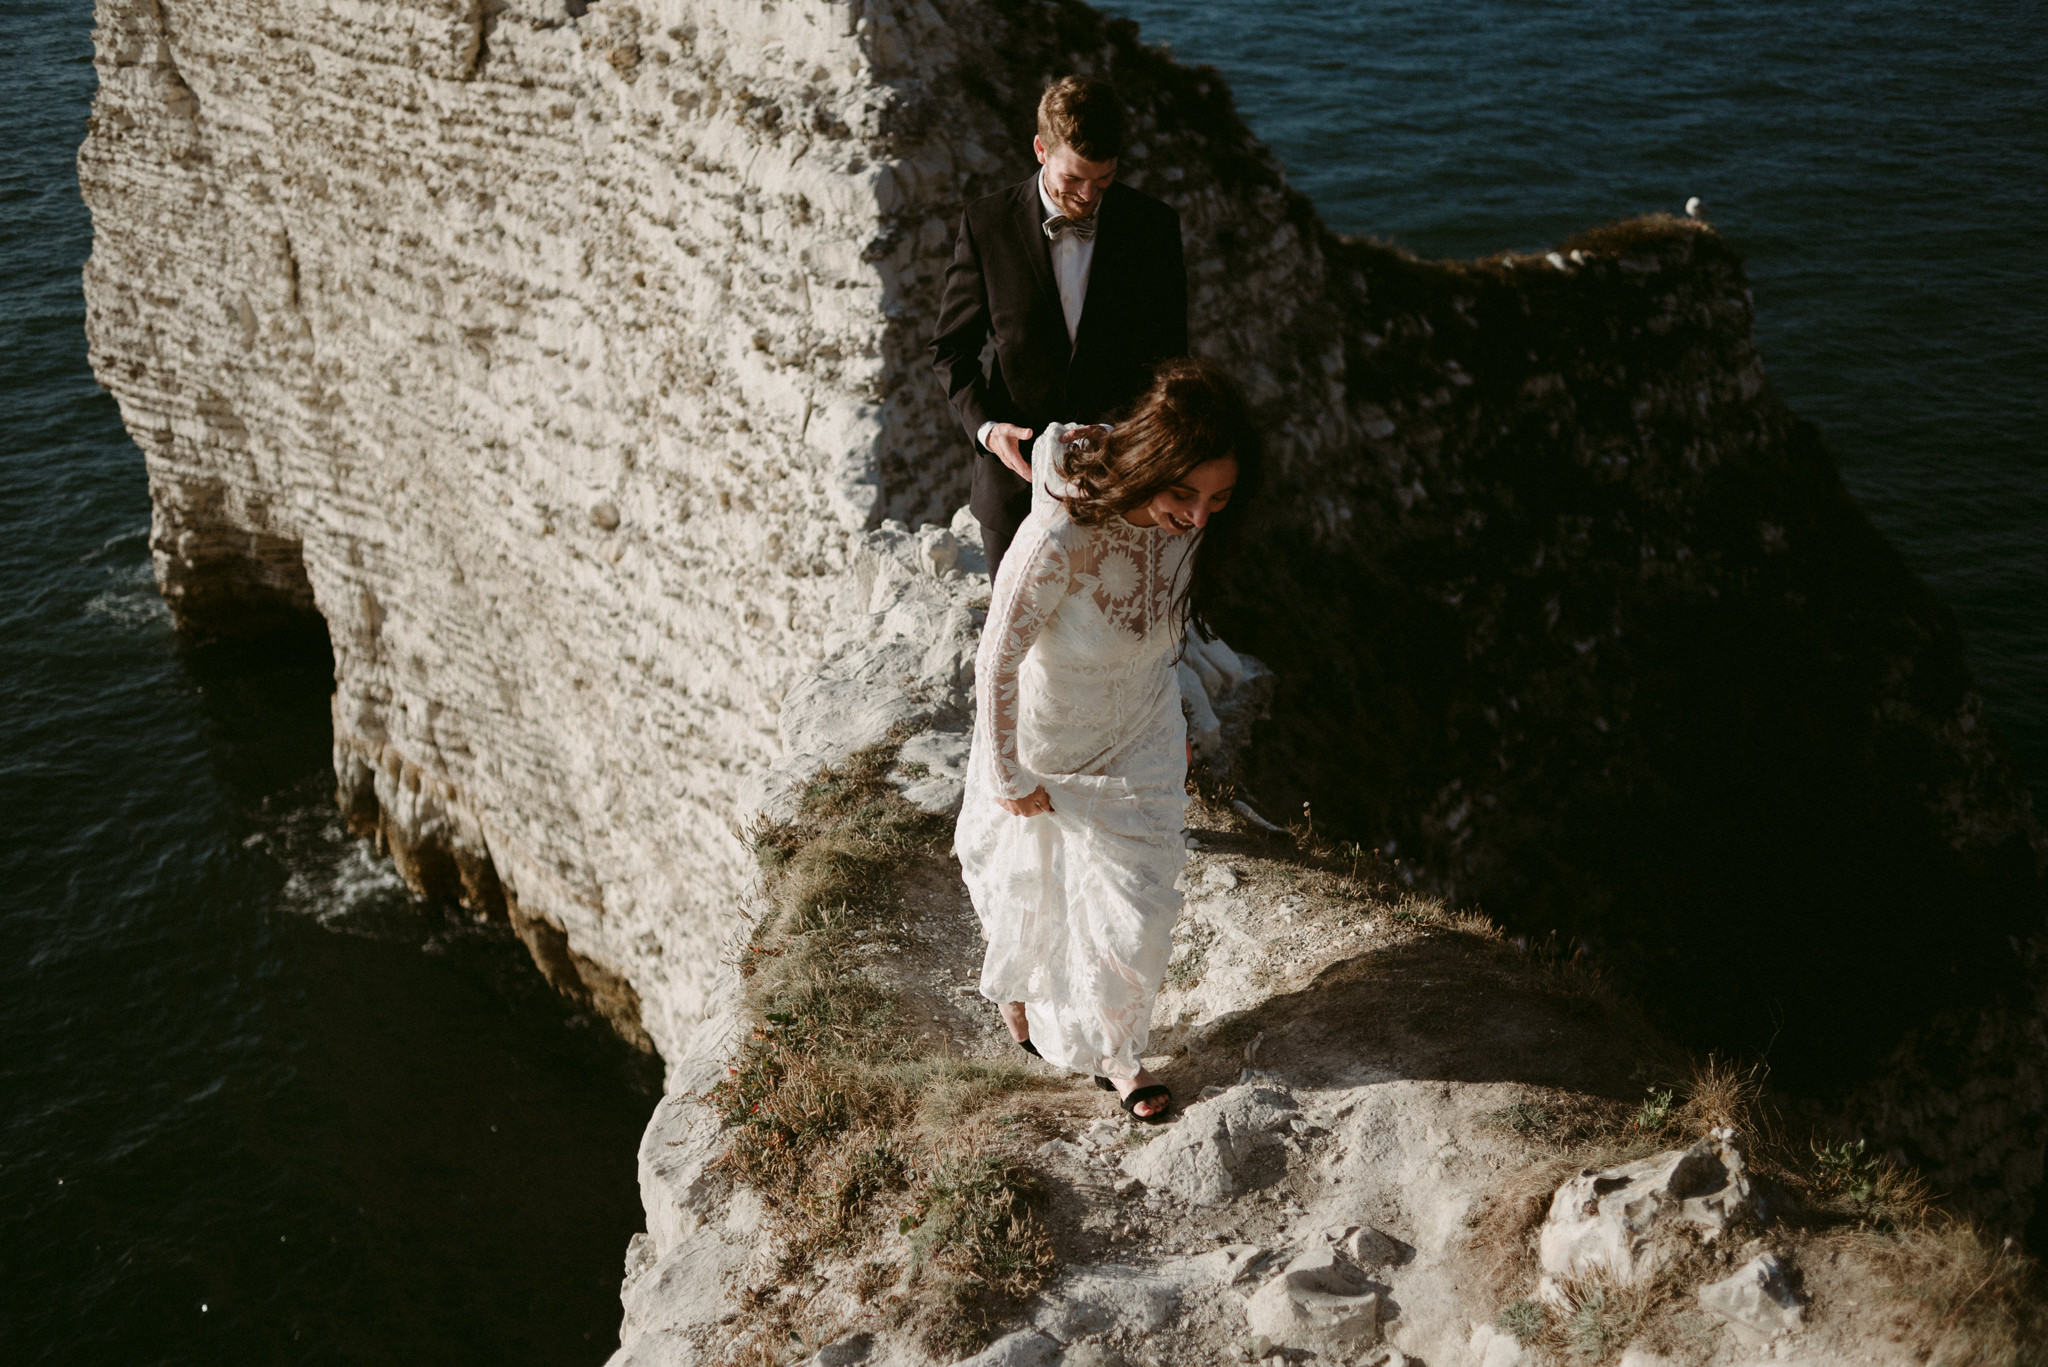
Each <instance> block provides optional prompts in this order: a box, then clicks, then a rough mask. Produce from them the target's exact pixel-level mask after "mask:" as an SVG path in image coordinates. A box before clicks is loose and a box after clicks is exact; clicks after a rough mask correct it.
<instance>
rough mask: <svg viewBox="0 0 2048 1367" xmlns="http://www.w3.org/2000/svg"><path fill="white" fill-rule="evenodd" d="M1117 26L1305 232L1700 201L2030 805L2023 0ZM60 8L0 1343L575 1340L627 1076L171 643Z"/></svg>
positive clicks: (1, 970) (2036, 400) (2047, 783)
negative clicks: (1264, 159) (96, 336)
mask: <svg viewBox="0 0 2048 1367" xmlns="http://www.w3.org/2000/svg"><path fill="white" fill-rule="evenodd" d="M733 3H740V0H733ZM1110 8H1111V9H1112V10H1114V11H1115V12H1118V13H1122V14H1125V15H1128V16H1130V17H1132V18H1135V19H1137V20H1139V21H1140V22H1141V23H1142V25H1143V28H1144V32H1145V36H1146V37H1147V38H1148V39H1149V40H1151V41H1155V42H1158V41H1164V42H1169V43H1171V44H1172V45H1173V46H1174V47H1175V49H1176V50H1177V52H1178V53H1179V54H1180V55H1181V56H1182V57H1183V58H1184V59H1186V60H1190V61H1198V62H1210V63H1214V64H1215V65H1217V66H1218V67H1220V68H1221V69H1222V71H1223V72H1224V74H1225V75H1226V76H1227V77H1228V78H1229V80H1230V82H1231V84H1232V85H1233V87H1234V88H1235V90H1236V93H1237V97H1238V103H1239V106H1240V108H1241V110H1242V111H1243V113H1244V115H1245V117H1246V119H1247V121H1248V122H1249V123H1250V124H1251V126H1252V127H1253V128H1254V129H1255V130H1256V131H1257V132H1258V133H1259V134H1260V135H1261V136H1262V137H1264V138H1265V139H1267V141H1268V142H1269V143H1270V144H1271V145H1272V146H1273V148H1274V149H1275V151H1276V152H1277V154H1278V155H1279V157H1280V158H1281V160H1282V162H1283V163H1284V164H1285V165H1286V166H1287V168H1288V172H1289V175H1290V177H1291V178H1292V180H1293V182H1294V183H1295V184H1296V185H1297V186H1298V187H1299V188H1301V189H1302V190H1303V191H1305V192H1306V193H1307V194H1308V195H1309V196H1310V197H1311V198H1313V199H1314V201H1315V202H1316V204H1317V206H1318V207H1319V209H1320V210H1321V212H1322V214H1323V216H1324V218H1325V219H1326V220H1327V221H1328V222H1329V223H1330V225H1331V226H1332V227H1334V228H1336V229H1338V230H1339V231H1343V232H1351V233H1361V234H1370V235H1373V236H1377V237H1381V238H1385V239H1389V240H1392V241H1395V242H1398V243H1401V244H1403V245H1405V246H1407V247H1409V248H1411V249H1413V250H1415V251H1417V252H1420V253H1423V254H1425V255H1431V256H1461V255H1478V254H1482V253H1487V252H1491V251H1495V250H1499V249H1501V248H1509V247H1511V248H1516V249H1528V248H1534V247H1542V246H1545V245H1547V244H1550V243H1553V242H1555V241H1557V240H1558V239H1560V238H1562V237H1564V236H1566V235H1568V234H1569V233H1571V232H1573V231H1576V230H1578V229H1580V228H1583V227H1586V226H1589V225H1591V224H1595V223H1600V222H1604V221H1608V220H1611V219H1615V218H1619V217H1624V216H1628V215H1632V214H1636V213H1641V212H1645V211H1649V210H1658V209H1662V210H1668V211H1673V212H1676V211H1679V210H1680V209H1681V206H1682V205H1683V204H1684V203H1685V200H1686V198H1687V197H1688V196H1691V195H1698V196H1700V197H1701V198H1702V199H1704V200H1705V201H1706V204H1707V213H1708V216H1709V217H1710V218H1712V219H1713V221H1714V222H1715V224H1716V226H1717V227H1718V228H1719V229H1720V230H1721V231H1722V232H1723V233H1724V234H1725V235H1726V236H1727V237H1728V238H1729V240H1730V241H1732V242H1733V243H1734V244H1735V245H1736V246H1737V247H1738V248H1739V249H1740V250H1741V251H1743V252H1744V253H1745V254H1746V256H1747V258H1748V261H1749V267H1750V271H1751V274H1752V277H1753V281H1754V284H1755V289H1756V299H1757V308H1758V327H1759V331H1760V333H1761V342H1762V347H1763V353H1764V359H1765V364H1766V366H1767V368H1768V370H1769V372H1770V374H1771V376H1772V378H1773V380H1774V382H1775V383H1776V385H1777V387H1778V389H1779V390H1780V391H1781V392H1782V393H1783V395H1784V396H1785V397H1786V399H1787V400H1788V401H1789V402H1790V403H1791V405H1792V406H1793V407H1794V408H1795V409H1796V410H1797V411H1798V412H1800V413H1802V414H1803V415H1805V416H1806V417H1808V418H1811V419H1813V420H1814V421H1816V422H1817V423H1819V425H1820V426H1821V428H1822V429H1823V430H1824V432H1825V433H1826V434H1827V436H1828V439H1829V440H1830V442H1831V443H1832V445H1833V446H1834V449H1835V450H1836V451H1837V453H1838V454H1839V456H1840V459H1841V462H1842V465H1843V468H1844V470H1845V472H1846V475H1847V477H1848V480H1849V483H1850V485H1851V487H1852V488H1853V489H1854V490H1855V492H1856V494H1857V495H1858V497H1859V498H1860V499H1861V500H1862V502H1863V504H1864V506H1865V507H1866V508H1867V509H1868V510H1869V512H1870V515H1871V517H1872V518H1873V519H1874V520H1875V521H1876V522H1877V523H1878V525H1879V526H1880V527H1882V528H1883V529H1884V530H1885V531H1886V532H1887V533H1888V534H1889V535H1890V536H1891V537H1892V538H1893V539H1894V540H1895V541H1896V542H1897V543H1898V544H1899V545H1900V546H1901V547H1903V549H1904V550H1905V552H1906V554H1907V556H1908V558H1909V559H1910V560H1911V562H1912V563H1913V564H1914V565H1915V566H1917V567H1918V569H1919V571H1920V572H1921V573H1922V574H1923V575H1925V576H1926V577H1927V578H1928V579H1929V580H1930V581H1931V582H1932V583H1934V584H1935V586H1936V587H1937V588H1938V589H1939V590H1940V592H1941V593H1942V594H1943V596H1944V597H1945V598H1946V599H1947V600H1948V602H1949V603H1950V604H1951V605H1952V606H1953V608H1954V609H1955V612H1956V614H1957V617H1958V619H1959V620H1960V621H1961V623H1962V626H1963V630H1964V632H1965V635H1966V638H1967V640H1968V642H1969V647H1970V658H1971V663H1972V666H1973V668H1974V670H1975V672H1976V675H1977V678H1978V681H1979V683H1980V685H1981V686H1982V688H1983V691H1984V693H1985V694H1986V696H1987V698H1988V699H1989V701H1990V704H1991V710H1992V713H1993V716H1994V719H1995V721H1996V723H1997V725H1998V726H1999V729H2000V731H2001V733H2002V734H2003V735H2004V737H2005V738H2006V740H2007V742H2008V744H2009V745H2010V746H2011V747H2012V749H2013V751H2014V753H2015V754H2016V755H2017V756H2018V759H2019V762H2020V764H2021V766H2022V769H2023V772H2024V773H2025V774H2026V775H2027V776H2028V778H2029V780H2030V781H2031V783H2032V784H2033V786H2034V788H2035V791H2036V792H2037V794H2048V442H2044V438H2043V436H2042V433H2043V431H2044V426H2048V340H2044V329H2048V228H2044V225H2048V96H2044V90H2048V83H2044V78H2043V77H2042V75H2041V73H2042V72H2043V71H2044V70H2048V12H2044V11H2043V10H2042V9H2041V7H2040V6H2039V5H2038V3H2034V2H2033V0H2025V2H2024V3H2001V2H2000V0H1987V2H1986V3H1980V4H1977V5H1974V6H1969V7H1961V6H1932V5H1908V4H1903V3H1894V4H1890V5H1877V4H1870V3H1861V2H1860V0H1848V2H1847V3H1843V2H1842V0H1836V2H1835V3H1819V0H1776V3H1769V4H1765V3H1722V4H1713V5H1708V4H1688V5H1681V4H1673V3H1656V2H1655V0H1640V2H1639V3H1630V4H1625V5H1624V4H1620V3H1598V2H1596V0H1550V2H1548V3H1544V2H1542V0H1514V2H1513V3H1508V2H1507V0H1475V2H1474V3H1469V4H1465V5H1462V6H1450V5H1441V4H1435V5H1426V4H1422V3H1398V4H1397V3H1349V4H1340V3H1333V2H1328V0H1325V2H1320V3H1318V2H1308V3H1293V4H1289V5H1286V6H1277V5H1243V4H1225V3H1218V2H1216V0H1205V2H1203V3H1194V2H1192V0H1190V2H1189V3H1168V2H1167V0H1158V2H1156V3H1133V2H1132V0H1124V2H1123V3H1119V4H1116V5H1112V6H1111V7H1110ZM90 26H91V7H90V4H89V3H87V0H0V73H4V76H5V80H4V81H0V118H4V126H5V127H6V128H7V129H8V139H7V144H6V148H5V150H4V152H0V590H4V592H0V679H4V682H5V688H4V690H0V804H4V805H0V811H4V813H5V818H6V820H5V827H4V837H0V1361H4V1362H7V1363H9V1364H13V1363H23V1364H27V1363H37V1364H41V1363H78V1364H109V1363H120V1364H124V1365H125V1364H155V1363H205V1364H244V1363H247V1364H269V1363H284V1362H315V1363H326V1362H333V1363H350V1364H357V1363H368V1364H376V1363H405V1364H414V1363H470V1362H477V1363H482V1362H490V1363H495V1364H507V1365H508V1367H511V1365H514V1364H523V1363H534V1364H541V1363H547V1364H594V1363H598V1362H601V1361H602V1360H603V1359H604V1357H605V1356H606V1354H607V1353H608V1352H609V1351H610V1349H611V1347H612V1345H613V1343H614V1342H615V1337H614V1336H615V1333H616V1329H617V1323H618V1314H619V1311H618V1303H617V1281H618V1275H619V1268H620V1260H621V1257H622V1255H623V1252H624V1248H625V1243H626V1240H627V1238H628V1237H629V1236H630V1234H631V1233H632V1232H633V1231H634V1230H637V1229H639V1228H640V1226H641V1216H640V1211H639V1203H638V1198H637V1194H636V1193H635V1191H634V1187H633V1150H634V1146H635V1143H636V1141H637V1139H638V1136H639V1132H640V1129H641V1126H642V1124H643V1123H644V1121H645V1118H646V1115H647V1113H648V1111H649V1109H650V1108H651V1106H652V1103H653V1101H654V1098H655V1095H656V1092H657V1089H658V1081H659V1079H658V1072H657V1070H656V1069H655V1067H654V1066H653V1065H651V1064H650V1063H649V1062H647V1061H646V1060H643V1059H641V1058H639V1057H638V1056H636V1055H634V1054H632V1053H631V1052H630V1051H628V1050H626V1049H625V1048H624V1046H622V1045H620V1044H619V1043H618V1042H617V1041H616V1040H615V1039H613V1038H612V1037H611V1036H610V1035H609V1034H608V1033H607V1032H606V1031H605V1030H604V1028H603V1027H602V1026H601V1025H599V1024H598V1023H597V1022H595V1021H593V1020H591V1019H590V1018H588V1017H587V1016H583V1015H580V1014H578V1013H576V1012H574V1011H572V1010H570V1009H569V1008H568V1007H566V1006H565V1005H564V1004H563V1003H562V1002H561V1001H560V1000H559V999H558V998H556V997H555V996H554V995H553V994H552V993H550V992H549V991H548V990H547V989H546V988H545V987H544V986H543V985H542V984H541V983H540V980H539V978H538V975H537V974H536V973H535V972H534V970H533V969H532V967H531V965H530V963H529V962H528V960H527V958H526V956H525V952H524V951H523V950H522V949H521V948H520V947H519V946H518V945H517V944H516V943H515V942H513V941H512V940H511V939H510V937H509V936H508V935H507V934H506V933H505V932H504V931H503V930H502V929H500V928H496V927H490V926H480V925H477V924H474V923H473V922H471V921H470V920H469V919H468V918H467V917H465V916H464V915H463V914H461V913H460V912H459V911H457V910H455V909H453V908H449V907H443V906H434V905H421V904H419V903H417V902H415V901H414V900H413V899H412V898H410V897H409V896H408V895H407V894H406V893H405V891H404V889H403V888H402V886H401V885H400V884H399V883H398V882H397V880H396V879H395V878H394V877H393V875H392V874H391V872H390V869H389V867H388V865H386V864H385V863H384V862H382V861H380V860H379V859H377V858H375V857H374V856H373V855H372V854H371V852H370V851H369V850H368V849H367V848H366V847H364V846H363V845H362V844H360V843H358V842H355V841H352V840H350V839H348V838H347V837H346V835H345V834H344V833H343V832H342V830H341V829H340V826H339V824H338V822H337V820H336V819H335V817H334V815H333V812H332V806H331V801H330V791H331V787H332V779H331V776H330V774H329V772H328V752H327V714H326V698H327V693H328V689H329V686H330V664H329V661H328V659H327V657H326V653H325V649H324V646H323V645H322V644H321V643H320V642H318V641H305V642H269V643H265V644H264V645H262V646H261V647H254V648H252V647H210V648H204V649H194V648H191V647H189V646H186V645H184V644H182V643H181V642H180V641H179V640H178V639H177V638H176V637H175V636H174V635H173V633H172V632H171V630H170V624H169V620H168V616H167V614H166V612H165V611H164V608H163V606H162V604H161V602H160V601H159V600H158V599H157V597H156V594H155V591H154V589H153V587H152V585H151V582H150V569H149V556H148V548H147V530H148V523H149V500H148V493H147V489H146V487H145V485H144V479H143V468H142V459H141V456H140V454H139V453H138V452H137V451H136V450H135V448H134V447H133V445H132V444H131V443H130V442H129V441H128V439H127V437H126V434H125V433H124V432H123V430H122V428H121V424H120V420H119V416H118V414H117V413H116V412H115V408H114V405H113V402H112V400H111V399H109V398H108V397H107V396H106V395H105V394H103V393H101V392H100V391H99V389H98V387H97V386H96V385H95V384H94V382H93V379H92V376H91V374H90V373H89V371H88V370H87V368H86V363H85V342H84V337H83V334H82V331H81V327H82V319H83V303H82V300H81V298H80V295H79V276H78V272H79V267H80V266H81V264H82V263H83V262H84V260H85V257H86V255H87V253H88V251H89V250H90V246H91V227H90V223H89V221H88V218H87V216H86V213H85V211H84V209H83V207H82V205H81V204H80V203H79V200H78V193H77V185H76V178H75V170H74V166H73V157H74V154H75V152H76V149H77V146H78V144H79V142H80V141H81V140H82V139H83V137H84V133H85V120H86V115H87V112H88V105H89V102H90V99H91V94H92V89H93V71H92V67H91V64H90V57H91V47H90V42H89V37H88V35H89V32H90ZM1020 151H1021V149H1020ZM1020 163H1021V156H1020Z"/></svg>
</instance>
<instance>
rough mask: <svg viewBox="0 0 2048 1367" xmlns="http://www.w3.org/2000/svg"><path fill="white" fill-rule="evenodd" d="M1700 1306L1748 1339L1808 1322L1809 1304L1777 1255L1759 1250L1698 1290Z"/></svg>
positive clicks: (1791, 1328)
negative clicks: (1752, 1256) (1801, 1298)
mask: <svg viewBox="0 0 2048 1367" xmlns="http://www.w3.org/2000/svg"><path fill="white" fill-rule="evenodd" d="M1699 1302H1700V1308H1701V1309H1702V1310H1705V1311H1707V1312H1708V1313H1710V1314H1713V1315H1717V1316H1719V1317H1720V1318H1722V1319H1724V1320H1726V1321H1728V1323H1729V1324H1730V1325H1732V1326H1734V1328H1735V1330H1736V1332H1737V1333H1738V1334H1740V1335H1742V1336H1743V1337H1744V1339H1745V1340H1746V1341H1748V1342H1752V1343H1754V1342H1759V1341H1762V1340H1767V1339H1770V1338H1772V1337H1775V1336H1776V1335H1779V1334H1783V1333H1786V1332H1789V1331H1791V1330H1794V1329H1797V1328H1798V1327H1799V1326H1800V1325H1801V1324H1803V1323H1805V1322H1806V1307H1805V1306H1804V1305H1803V1304H1801V1303H1800V1300H1799V1295H1798V1293H1797V1292H1795V1291H1794V1290H1793V1289H1792V1283H1791V1279H1790V1277H1789V1276H1787V1274H1786V1270H1785V1266H1784V1264H1783V1263H1781V1262H1780V1261H1779V1260H1778V1257H1777V1255H1776V1254H1772V1253H1759V1254H1758V1255H1757V1256H1756V1257H1754V1258H1751V1259H1750V1260H1749V1261H1748V1262H1746V1263H1744V1264H1743V1265H1742V1266H1741V1267H1738V1268H1737V1269H1735V1271H1734V1272H1733V1273H1732V1274H1730V1275H1729V1276H1727V1277H1724V1278H1722V1279H1721V1280H1720V1281H1717V1282H1710V1283H1708V1284H1707V1285H1706V1286H1703V1287H1701V1288H1700V1289H1699Z"/></svg>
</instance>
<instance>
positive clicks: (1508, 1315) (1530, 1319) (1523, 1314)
mask: <svg viewBox="0 0 2048 1367" xmlns="http://www.w3.org/2000/svg"><path fill="white" fill-rule="evenodd" d="M1549 1323H1550V1312H1549V1311H1547V1310H1545V1309H1544V1308H1543V1302H1541V1301H1532V1300H1519V1301H1516V1302H1515V1303H1514V1304H1513V1305H1510V1306H1508V1307H1507V1308H1506V1309H1504V1310H1502V1311H1501V1312H1500V1313H1499V1314H1498V1315H1495V1316H1494V1317H1493V1327H1494V1328H1496V1329H1498V1330H1500V1331H1501V1332H1502V1333H1504V1334H1513V1335H1514V1336H1515V1342H1517V1343H1519V1344H1521V1345H1522V1346H1523V1347H1524V1348H1526V1347H1528V1346H1529V1345H1530V1344H1532V1343H1534V1342H1535V1341H1536V1340H1537V1339H1538V1338H1540V1337H1542V1334H1543V1330H1544V1328H1545V1327H1546V1326H1547V1325H1548V1324H1549Z"/></svg>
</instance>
